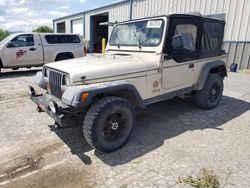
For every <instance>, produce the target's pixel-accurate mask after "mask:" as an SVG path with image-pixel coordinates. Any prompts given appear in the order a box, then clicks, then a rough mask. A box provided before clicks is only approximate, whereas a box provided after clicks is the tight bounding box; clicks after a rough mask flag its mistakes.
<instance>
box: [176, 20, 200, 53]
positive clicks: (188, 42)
mask: <svg viewBox="0 0 250 188" xmlns="http://www.w3.org/2000/svg"><path fill="white" fill-rule="evenodd" d="M174 35H175V36H180V37H181V38H182V42H183V48H184V49H186V50H190V51H193V52H195V46H196V39H197V26H196V25H190V24H185V25H184V24H180V25H177V26H176V29H175V34H174Z"/></svg>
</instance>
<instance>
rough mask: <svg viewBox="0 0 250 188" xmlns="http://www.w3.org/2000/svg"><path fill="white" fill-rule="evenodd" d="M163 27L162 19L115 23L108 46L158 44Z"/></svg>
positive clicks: (149, 45)
mask: <svg viewBox="0 0 250 188" xmlns="http://www.w3.org/2000/svg"><path fill="white" fill-rule="evenodd" d="M163 29H164V21H163V20H162V19H154V20H143V21H138V22H130V23H125V24H119V25H115V26H114V28H113V31H112V34H111V37H110V40H109V45H110V46H118V47H119V46H139V47H141V46H148V47H152V46H158V45H159V44H160V43H161V40H162V35H163Z"/></svg>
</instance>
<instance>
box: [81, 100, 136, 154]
mask: <svg viewBox="0 0 250 188" xmlns="http://www.w3.org/2000/svg"><path fill="white" fill-rule="evenodd" d="M134 114H135V113H134V110H133V108H132V106H131V105H130V103H129V102H127V101H126V100H125V99H123V98H120V97H113V96H111V97H105V98H102V99H100V100H99V101H97V102H96V103H95V104H93V105H92V106H91V107H90V109H89V110H88V111H87V113H86V116H85V119H84V122H83V135H84V137H85V139H86V141H87V142H88V144H89V145H90V146H92V147H93V148H95V149H96V150H98V151H100V152H112V151H114V150H117V149H119V148H121V147H122V146H123V145H124V144H125V143H126V141H127V140H128V138H129V136H130V134H131V132H132V129H133V126H134V124H135V115H134Z"/></svg>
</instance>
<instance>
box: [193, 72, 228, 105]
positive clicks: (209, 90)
mask: <svg viewBox="0 0 250 188" xmlns="http://www.w3.org/2000/svg"><path fill="white" fill-rule="evenodd" d="M222 93H223V78H222V77H221V76H220V75H219V74H213V73H210V74H209V75H208V77H207V80H206V83H205V85H204V87H203V89H202V90H200V91H196V92H195V94H194V96H193V98H194V102H195V104H196V105H197V106H198V107H199V108H202V109H205V110H209V109H213V108H215V107H216V106H217V105H218V104H219V103H220V100H221V97H222Z"/></svg>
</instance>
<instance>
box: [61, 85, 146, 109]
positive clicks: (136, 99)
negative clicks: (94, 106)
mask: <svg viewBox="0 0 250 188" xmlns="http://www.w3.org/2000/svg"><path fill="white" fill-rule="evenodd" d="M86 92H88V93H89V96H88V98H87V100H86V101H85V102H83V101H81V96H82V94H83V93H86ZM103 94H104V95H105V94H110V95H112V94H113V95H116V96H120V97H123V98H126V96H131V97H132V98H131V97H129V98H126V99H127V100H128V101H129V102H130V103H132V104H133V105H134V106H139V107H142V108H145V103H144V101H143V99H142V97H141V96H140V94H139V92H138V91H137V89H136V88H135V87H134V86H133V85H132V84H129V83H107V84H102V85H93V86H90V87H89V86H86V85H84V86H82V87H79V86H72V87H68V88H67V89H66V90H65V92H64V93H63V96H62V102H63V103H65V104H67V105H69V106H73V107H77V108H78V107H87V106H89V105H91V103H92V101H93V99H94V98H95V97H96V96H98V95H103ZM126 94H127V95H126Z"/></svg>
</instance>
